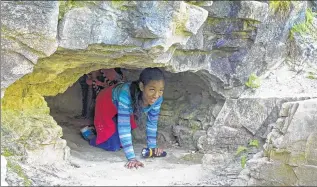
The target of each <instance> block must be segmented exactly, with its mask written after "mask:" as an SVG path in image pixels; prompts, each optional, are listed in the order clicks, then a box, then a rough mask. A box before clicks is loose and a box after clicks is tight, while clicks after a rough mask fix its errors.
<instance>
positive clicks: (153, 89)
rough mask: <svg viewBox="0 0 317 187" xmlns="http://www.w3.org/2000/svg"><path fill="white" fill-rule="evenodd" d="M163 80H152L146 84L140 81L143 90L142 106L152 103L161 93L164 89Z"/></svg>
mask: <svg viewBox="0 0 317 187" xmlns="http://www.w3.org/2000/svg"><path fill="white" fill-rule="evenodd" d="M164 85H165V83H164V81H163V80H158V81H156V80H152V81H150V82H149V83H148V84H147V85H145V86H144V84H143V83H142V82H141V83H140V85H139V86H140V89H141V91H142V92H143V103H144V106H148V105H152V104H154V103H155V101H156V100H157V99H158V98H159V97H161V96H162V95H163V91H164Z"/></svg>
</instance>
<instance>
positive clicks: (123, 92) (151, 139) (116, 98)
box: [112, 82, 163, 160]
mask: <svg viewBox="0 0 317 187" xmlns="http://www.w3.org/2000/svg"><path fill="white" fill-rule="evenodd" d="M130 84H131V83H130V82H127V83H123V84H119V85H117V86H116V87H115V88H114V89H113V90H112V101H113V102H114V104H115V105H116V106H117V109H118V124H117V125H118V133H119V138H120V142H121V145H122V147H123V150H124V152H125V156H126V158H127V159H128V160H129V159H132V158H135V153H134V149H133V145H132V136H131V124H130V115H131V114H132V113H133V108H132V105H131V103H132V102H131V96H130ZM162 102H163V97H160V98H159V99H158V100H157V101H156V102H155V103H154V104H152V105H151V106H148V107H145V108H143V112H144V113H147V114H148V115H147V122H146V135H147V146H148V148H156V135H157V121H158V116H159V113H160V107H161V104H162Z"/></svg>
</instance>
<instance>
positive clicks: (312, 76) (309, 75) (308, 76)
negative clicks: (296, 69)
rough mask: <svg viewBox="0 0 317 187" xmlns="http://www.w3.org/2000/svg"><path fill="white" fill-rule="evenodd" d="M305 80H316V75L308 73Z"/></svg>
mask: <svg viewBox="0 0 317 187" xmlns="http://www.w3.org/2000/svg"><path fill="white" fill-rule="evenodd" d="M307 78H309V79H317V74H316V73H313V72H309V73H308V75H307Z"/></svg>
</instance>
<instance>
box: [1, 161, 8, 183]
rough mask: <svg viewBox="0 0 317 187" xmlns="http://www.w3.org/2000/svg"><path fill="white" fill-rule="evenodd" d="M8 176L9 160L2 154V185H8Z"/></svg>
mask: <svg viewBox="0 0 317 187" xmlns="http://www.w3.org/2000/svg"><path fill="white" fill-rule="evenodd" d="M6 178H7V160H6V158H5V157H4V156H2V155H1V186H8V183H7V182H6Z"/></svg>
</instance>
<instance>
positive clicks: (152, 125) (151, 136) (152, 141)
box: [146, 97, 163, 148]
mask: <svg viewBox="0 0 317 187" xmlns="http://www.w3.org/2000/svg"><path fill="white" fill-rule="evenodd" d="M162 102H163V97H160V98H158V100H157V101H156V102H155V103H154V106H152V109H151V110H150V111H149V112H148V115H147V122H146V135H147V146H148V148H156V146H157V145H156V136H157V121H158V117H159V114H160V108H161V104H162Z"/></svg>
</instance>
